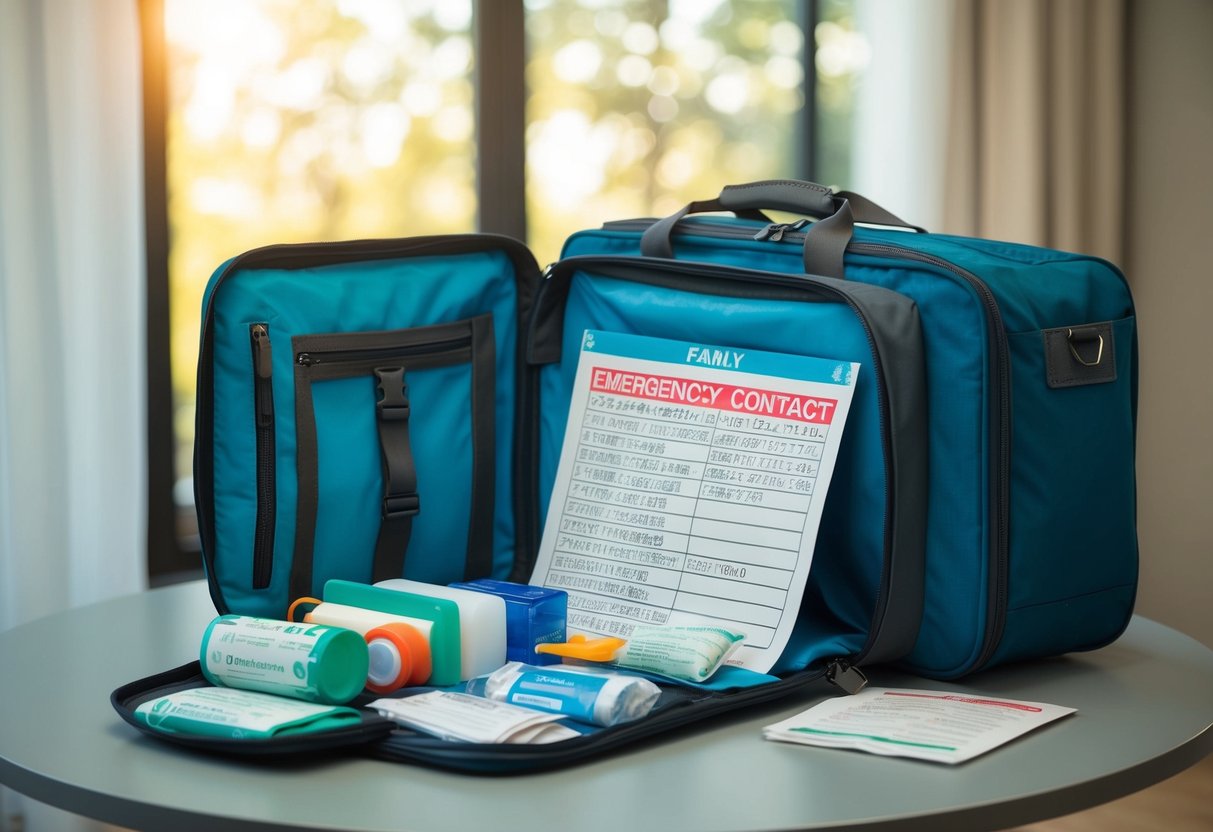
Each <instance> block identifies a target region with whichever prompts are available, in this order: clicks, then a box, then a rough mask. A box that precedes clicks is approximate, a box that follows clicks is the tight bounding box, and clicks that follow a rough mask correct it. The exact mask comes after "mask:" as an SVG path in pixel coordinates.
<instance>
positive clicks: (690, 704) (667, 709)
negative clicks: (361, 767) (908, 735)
mask: <svg viewBox="0 0 1213 832" xmlns="http://www.w3.org/2000/svg"><path fill="white" fill-rule="evenodd" d="M824 675H825V672H824V671H823V670H821V669H812V670H803V671H799V672H797V673H793V674H791V675H790V676H788V677H786V678H783V679H781V680H779V681H777V682H771V683H770V684H766V685H760V686H758V687H751V688H740V689H732V690H727V691H709V690H701V689H698V688H685V687H675V686H662V695H661V699H660V700H659V702H658V704H657V706H656V708H655V709H654V710H653V712H652V713H650V714H649V715H648V716H646V717H644V718H643V719H639V720H637V721H635V722H629V723H625V724H623V725H616V726H614V727H611V728H602V729H599V730H597V731H594V732H592V733H588V734H584V735H582V736H580V737H576V738H571V739H568V740H564V741H562V742H557V743H549V744H545V745H538V746H535V745H491V744H477V743H461V742H450V741H448V740H441V739H438V738H437V737H431V736H427V735H425V734H420V733H417V732H415V731H412V730H409V729H405V728H398V729H397V730H396V731H394V732H393V733H392V735H391V736H390V737H388V738H387V739H386V740H384V741H383V742H380V743H376V744H375V745H374V746H371V747H370V748H369V749H368V751H370V752H371V753H373V754H374V755H375V756H377V757H380V758H382V759H385V760H392V761H395V762H408V763H421V764H424V765H427V766H437V767H439V768H444V769H447V770H450V771H457V772H460V773H463V774H496V775H501V774H505V775H510V774H534V773H536V772H540V771H550V770H552V769H558V768H564V767H568V766H572V765H579V764H581V763H587V762H590V761H592V760H599V759H601V757H602V755H604V754H607V753H609V752H612V751H615V750H617V749H620V748H624V747H626V746H629V745H634V744H637V743H642V742H644V741H645V740H649V739H653V738H655V737H659V736H663V735H665V734H668V733H669V732H671V731H674V730H677V729H679V728H682V727H684V726H687V725H692V724H694V723H698V722H702V721H703V720H705V719H708V718H710V717H713V716H718V715H721V714H725V713H728V712H731V711H737V710H739V709H742V708H747V707H754V706H758V705H762V704H766V703H769V702H776V701H779V700H782V699H784V698H786V697H789V696H792V695H794V694H796V693H797V692H800V691H803V690H805V689H807V688H808V687H809V686H810V685H812V684H814V683H816V682H819V681H821V679H822V677H823V676H824ZM827 689H828V690H830V691H833V690H834V688H827Z"/></svg>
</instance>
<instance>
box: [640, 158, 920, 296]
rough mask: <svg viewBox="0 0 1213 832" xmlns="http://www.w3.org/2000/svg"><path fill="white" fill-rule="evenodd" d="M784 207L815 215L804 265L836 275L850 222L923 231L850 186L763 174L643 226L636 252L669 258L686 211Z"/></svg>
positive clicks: (807, 234)
mask: <svg viewBox="0 0 1213 832" xmlns="http://www.w3.org/2000/svg"><path fill="white" fill-rule="evenodd" d="M763 208H768V209H773V210H776V211H788V212H790V213H793V214H805V215H807V216H810V217H816V218H817V222H815V223H813V224H812V225H811V226H809V228H808V230H807V231H806V232H805V238H804V270H805V272H806V273H807V274H820V275H826V276H828V277H837V278H839V279H842V277H843V266H842V258H843V254H844V252H845V251H846V248H847V245H848V244H849V243H850V242H851V236H852V234H853V233H854V227H855V223H857V222H861V223H869V224H872V225H891V226H896V227H899V228H906V229H910V230H913V231H918V232H923V233H925V229H923V228H920V227H919V226H917V225H911V224H910V223H908V222H906V221H905V220H903V219H901V218H900V217H898V216H897V215H895V214H893V213H892V212H891V211H887V210H885V209H884V208H882V207H880V206H879V205H877V204H876V203H875V202H872V200H870V199H868V198H867V197H864V196H861V195H859V194H857V193H854V192H852V191H832V190H830V189H829V188H827V187H825V186H824V185H818V184H816V183H814V182H800V181H798V180H795V179H768V180H765V181H762V182H750V183H748V184H745V185H726V186H725V187H724V189H723V190H721V192H720V196H718V197H716V198H715V199H707V200H702V201H699V202H691V203H688V204H687V205H685V206H684V207H683V208H682V209H680V210H679V211H677V212H676V213H673V214H671V215H670V216H668V217H665V218H663V219H660V220H658V221H657V222H655V223H653V225H651V226H649V228H648V230H647V231H645V232H644V236H643V237H642V238H641V240H640V252H641V254H643V255H644V256H646V257H663V258H667V259H668V258H672V257H673V256H674V245H673V242H672V240H671V236H672V235H673V233H674V228H675V226H677V225H678V223H679V222H680V221H681V220H682V218H683V217H685V216H687V215H688V214H699V213H704V212H707V211H733V212H736V213H737V214H738V216H742V212H749V211H753V210H756V209H763Z"/></svg>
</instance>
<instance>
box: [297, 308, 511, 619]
mask: <svg viewBox="0 0 1213 832" xmlns="http://www.w3.org/2000/svg"><path fill="white" fill-rule="evenodd" d="M291 347H292V350H293V352H294V355H295V356H296V360H295V364H294V366H295V430H296V468H297V477H298V489H299V490H298V502H297V505H296V513H295V550H294V556H293V557H292V559H291V578H290V591H289V594H290V597H291V598H300V597H304V596H309V595H313V594H314V592H315V590H314V589H313V587H312V582H313V555H314V548H315V535H316V517H317V514H318V509H319V504H320V474H319V451H318V444H317V443H318V437H317V427H316V414H315V410H314V408H313V402H312V383H313V382H316V381H327V380H332V379H339V378H351V377H355V376H358V375H363V374H366V375H370V374H371V373H372V372H373V370H374V368H375V367H377V366H381V365H383V364H384V363H391V362H398V363H404V364H405V365H406V366H407V368H408V369H409V370H416V369H428V368H434V367H446V366H452V365H455V364H462V363H470V365H471V391H470V392H471V396H470V406H471V420H472V483H471V489H470V492H469V497H470V506H469V525H468V545H467V552H466V556H465V557H466V559H465V567H464V573H465V575H466V576H469V577H479V576H483V575H487V574H488V573H489V572H490V571H491V569H492V558H493V552H492V548H493V529H492V518H493V511H494V509H493V504H494V500H495V493H496V492H495V487H496V463H495V453H496V449H495V444H496V436H495V430H496V413H495V404H496V358H495V354H496V347H495V341H494V335H493V316H492V315H491V314H485V315H480V316H477V317H475V318H470V319H466V320H461V321H452V322H449V323H443V324H435V325H432V326H423V327H415V328H411V329H401V330H389V331H381V332H349V333H344V332H342V333H324V334H316V335H296V336H295V337H294V338H292V339H291ZM420 406H421V407H424V403H421V405H420ZM369 556H370V555H369V553H368V557H369Z"/></svg>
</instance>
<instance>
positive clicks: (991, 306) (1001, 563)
mask: <svg viewBox="0 0 1213 832" xmlns="http://www.w3.org/2000/svg"><path fill="white" fill-rule="evenodd" d="M654 222H656V220H650V219H633V220H619V221H616V222H608V223H604V224H603V226H602V227H603V230H606V231H632V232H635V231H644V230H645V229H647V228H648V227H649V226H650V225H652V224H653V223H654ZM806 224H807V223H806ZM688 225H690V226H692V227H693V228H694V230H693V231H690V230H686V231H682V232H679V231H675V233H682V234H694V235H695V236H704V237H720V238H728V239H748V240H759V241H766V242H777V243H779V242H784V243H789V244H791V243H797V244H799V245H803V244H804V238H805V236H806V234H805V232H803V231H800V230H799V228H794V227H793V226H800V222H797V223H792V224H790V225H784V224H781V223H771V224H769V225H767V226H766V227H764V228H762V229H761V230H760V231H758V232H757V233H755V232H754V231H753V230H752V229H751V228H745V227H740V226H736V225H724V224H718V223H708V222H699V223H695V222H694V221H693V220H692V221H691V222H690V223H688ZM801 227H803V226H801ZM847 251H848V252H852V253H854V254H867V255H871V256H875V257H888V258H895V259H899V260H911V261H914V262H918V263H925V264H928V265H931V266H934V267H936V268H938V269H942V270H944V271H946V272H948V273H950V274H953V275H956V276H957V277H959V278H960V279H961V280H963V281H965V282H966V283H967V284H968V285H969V286H970V287H972V289H973V290H974V292H975V293H976V294H977V296H978V298H979V299H980V300H981V304H982V307H983V309H984V311H985V314H986V322H987V323H988V325H989V332H990V338H989V343H990V346H991V353H990V364H991V370H992V373H993V375H994V378H995V382H996V395H997V399H998V400H997V402H996V403H995V405H996V406H995V407H992V408H990V414H991V416H990V422H991V424H990V430H991V435H992V436H997V437H998V457H997V459H995V460H994V464H993V465H992V466H991V471H990V487H991V490H992V491H993V498H992V502H993V515H994V523H993V529H992V531H991V540H990V553H989V558H990V565H991V569H990V570H989V575H990V577H989V582H988V584H987V592H988V593H989V594H988V598H989V602H990V606H991V613H990V615H988V616H987V617H986V629H985V633H984V634H983V643H982V648H981V652H980V653H979V654H978V657H977V661H976V662H975V663H974V664H972V665H971V666H969V667H967V668H966V669H965V670H966V672H971V671H974V670H978V669H980V668H981V667H982V666H984V665H985V664H986V663H987V662H988V661H989V660H990V658H991V657H992V656H993V655H994V651H995V650H996V649H997V648H998V643H999V641H1001V639H1002V633H1003V630H1004V628H1005V626H1006V610H1007V572H1008V561H1009V542H1008V541H1009V529H1008V523H1009V517H1010V493H1011V486H1010V476H1011V473H1010V472H1011V363H1010V348H1009V346H1008V343H1007V331H1006V327H1005V325H1004V324H1003V321H1002V312H1001V310H1000V309H999V307H998V301H997V299H996V298H995V297H994V293H993V292H991V291H990V287H989V286H988V285H986V283H985V281H983V280H982V279H981V278H980V277H978V276H977V275H975V274H973V273H972V272H970V271H967V270H965V269H962V268H960V267H959V266H957V265H955V264H953V263H950V262H949V261H947V260H944V259H942V258H940V257H935V256H933V255H930V254H924V253H922V252H919V251H915V250H913V249H908V248H905V247H903V246H894V245H885V244H878V243H857V242H852V243H851V244H850V245H848V246H847Z"/></svg>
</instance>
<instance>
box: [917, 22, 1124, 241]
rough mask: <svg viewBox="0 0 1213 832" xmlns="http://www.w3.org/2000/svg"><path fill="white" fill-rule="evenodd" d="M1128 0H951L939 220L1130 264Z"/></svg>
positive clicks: (957, 228)
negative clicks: (1126, 204) (1127, 260)
mask: <svg viewBox="0 0 1213 832" xmlns="http://www.w3.org/2000/svg"><path fill="white" fill-rule="evenodd" d="M1126 14H1127V11H1126V4H1125V2H1124V0H956V9H955V17H954V27H955V28H954V29H953V37H952V67H953V75H952V79H951V80H952V83H951V89H952V96H951V97H952V110H951V115H950V118H949V122H948V137H947V147H948V154H947V163H946V174H945V176H946V179H945V198H944V207H943V227H941V228H939V229H936V230H940V231H947V232H950V233H954V234H966V235H971V236H979V237H989V238H994V239H1003V240H1011V241H1015V242H1023V243H1031V244H1033V245H1041V246H1047V247H1050V248H1059V249H1065V250H1069V251H1078V252H1083V253H1086V254H1094V255H1097V256H1100V257H1104V258H1107V259H1108V260H1111V261H1112V262H1114V263H1118V264H1119V263H1123V261H1124V244H1123V240H1122V235H1123V227H1124V222H1123V217H1124V194H1125V152H1126V148H1125V137H1124V123H1125V98H1126V83H1125V81H1126V63H1125V51H1126V50H1125V20H1126Z"/></svg>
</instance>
